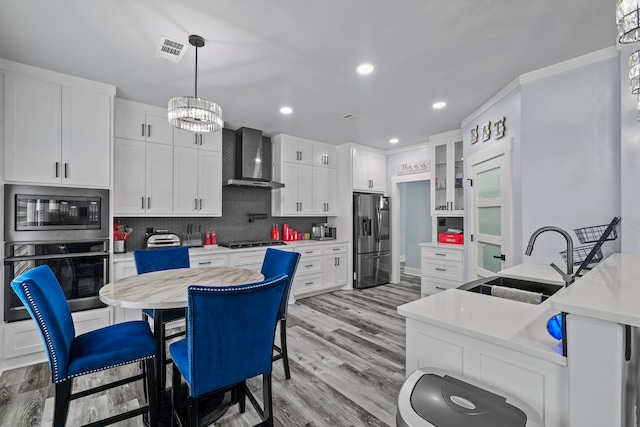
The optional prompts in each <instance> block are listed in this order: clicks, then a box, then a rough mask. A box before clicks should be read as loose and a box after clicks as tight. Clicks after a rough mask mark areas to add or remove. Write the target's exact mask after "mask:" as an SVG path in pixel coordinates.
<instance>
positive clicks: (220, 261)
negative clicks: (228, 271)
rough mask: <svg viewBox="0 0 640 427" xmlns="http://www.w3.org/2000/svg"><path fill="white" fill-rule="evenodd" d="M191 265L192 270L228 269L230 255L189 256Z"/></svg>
mask: <svg viewBox="0 0 640 427" xmlns="http://www.w3.org/2000/svg"><path fill="white" fill-rule="evenodd" d="M189 265H191V268H202V267H226V266H227V265H229V255H227V254H197V255H189Z"/></svg>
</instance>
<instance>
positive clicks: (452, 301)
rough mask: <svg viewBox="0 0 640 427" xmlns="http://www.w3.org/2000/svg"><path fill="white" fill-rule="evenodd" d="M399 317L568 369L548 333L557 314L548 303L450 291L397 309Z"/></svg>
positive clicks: (560, 350)
mask: <svg viewBox="0 0 640 427" xmlns="http://www.w3.org/2000/svg"><path fill="white" fill-rule="evenodd" d="M398 313H399V314H401V315H403V316H406V317H408V318H411V319H415V320H418V321H422V322H425V323H428V324H431V325H434V326H438V327H441V328H443V329H447V330H450V331H452V332H457V333H461V334H464V335H468V336H471V337H473V338H477V339H481V340H483V341H487V342H491V343H494V344H497V345H500V346H503V347H506V348H511V349H513V350H516V351H521V352H523V353H527V354H535V355H537V356H538V357H540V358H541V359H545V360H548V361H551V362H554V363H557V364H560V365H566V363H567V361H566V358H565V357H563V356H562V343H561V341H558V340H556V339H554V338H553V337H552V336H551V335H549V333H548V332H547V328H546V326H547V321H548V320H549V318H550V317H551V316H553V315H555V314H557V313H558V312H557V311H556V310H554V308H552V307H551V304H550V303H549V301H548V300H547V301H545V302H543V303H542V304H539V305H534V304H527V303H522V302H518V301H512V300H508V299H504V298H496V297H492V296H489V295H482V294H478V293H475V292H468V291H463V290H459V289H448V290H446V291H443V292H438V293H437V294H433V295H430V296H428V297H425V298H421V299H419V300H416V301H412V302H410V303H408V304H404V305H401V306H399V307H398Z"/></svg>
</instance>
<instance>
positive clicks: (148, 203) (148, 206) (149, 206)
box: [147, 197, 151, 209]
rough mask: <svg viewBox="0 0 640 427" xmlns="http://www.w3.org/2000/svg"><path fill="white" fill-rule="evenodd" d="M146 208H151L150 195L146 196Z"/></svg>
mask: <svg viewBox="0 0 640 427" xmlns="http://www.w3.org/2000/svg"><path fill="white" fill-rule="evenodd" d="M147 209H151V197H147Z"/></svg>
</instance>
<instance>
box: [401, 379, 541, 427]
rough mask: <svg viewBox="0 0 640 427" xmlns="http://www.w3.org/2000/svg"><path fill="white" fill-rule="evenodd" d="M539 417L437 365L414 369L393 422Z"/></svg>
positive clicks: (436, 426)
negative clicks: (433, 367) (430, 367)
mask: <svg viewBox="0 0 640 427" xmlns="http://www.w3.org/2000/svg"><path fill="white" fill-rule="evenodd" d="M407 404H409V405H407ZM530 417H531V419H529V418H530ZM539 418H540V417H539V415H538V414H537V413H536V412H535V411H533V409H531V408H530V407H529V406H528V405H526V404H524V403H523V402H518V401H517V399H514V398H507V396H505V395H504V393H500V392H496V391H495V390H491V391H490V390H488V387H486V386H484V385H482V384H480V383H478V382H477V381H473V380H469V379H467V378H465V380H464V381H463V380H461V379H459V378H456V377H455V376H453V375H452V374H450V373H447V372H445V371H441V370H438V369H419V370H417V371H416V372H414V373H413V374H412V375H410V376H409V378H407V380H406V381H405V384H404V385H403V386H402V390H401V391H400V396H399V399H398V416H397V423H398V426H402V427H404V426H408V427H432V426H433V427H458V426H465V427H467V426H468V427H495V426H500V427H525V426H542V425H543V424H542V422H541V420H540V419H539ZM528 420H529V421H532V423H530V424H528V423H527V421H528Z"/></svg>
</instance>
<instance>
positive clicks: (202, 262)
mask: <svg viewBox="0 0 640 427" xmlns="http://www.w3.org/2000/svg"><path fill="white" fill-rule="evenodd" d="M207 264H211V261H200V262H199V263H198V265H207Z"/></svg>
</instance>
